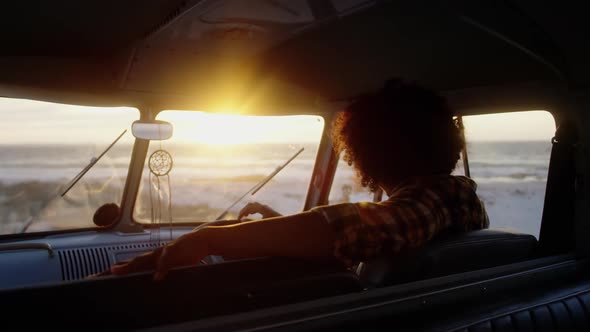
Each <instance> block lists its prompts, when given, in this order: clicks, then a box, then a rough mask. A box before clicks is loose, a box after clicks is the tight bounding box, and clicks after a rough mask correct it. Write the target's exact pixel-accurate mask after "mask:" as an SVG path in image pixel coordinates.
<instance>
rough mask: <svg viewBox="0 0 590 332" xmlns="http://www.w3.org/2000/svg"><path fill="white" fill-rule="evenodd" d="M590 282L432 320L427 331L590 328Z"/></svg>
mask: <svg viewBox="0 0 590 332" xmlns="http://www.w3.org/2000/svg"><path fill="white" fill-rule="evenodd" d="M589 310H590V283H589V282H588V280H585V281H583V282H580V283H579V284H577V285H573V286H566V287H554V289H552V290H549V291H548V290H544V291H537V292H535V294H532V295H527V296H526V297H516V298H514V299H513V300H512V301H511V302H507V303H498V304H494V305H488V306H486V307H484V308H477V307H476V308H474V309H473V310H469V311H472V312H467V313H465V312H461V313H460V314H459V315H457V316H453V315H451V316H447V317H445V318H444V319H443V321H434V322H430V324H431V326H429V327H426V328H425V329H423V330H424V331H445V332H476V331H519V332H524V331H589V330H590V316H588V312H589Z"/></svg>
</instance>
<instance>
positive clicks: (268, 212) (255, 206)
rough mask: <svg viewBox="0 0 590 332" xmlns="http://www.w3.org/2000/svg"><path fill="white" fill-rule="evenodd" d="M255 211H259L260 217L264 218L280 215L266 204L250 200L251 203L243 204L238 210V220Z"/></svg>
mask: <svg viewBox="0 0 590 332" xmlns="http://www.w3.org/2000/svg"><path fill="white" fill-rule="evenodd" d="M256 213H260V214H261V215H262V218H265V219H266V218H273V217H280V216H281V214H280V213H278V212H277V211H275V210H273V209H271V208H270V207H269V206H267V205H264V204H260V203H258V202H252V203H248V204H246V206H244V207H243V208H242V209H241V210H240V213H239V214H238V220H241V219H242V218H244V217H246V216H248V215H251V214H256Z"/></svg>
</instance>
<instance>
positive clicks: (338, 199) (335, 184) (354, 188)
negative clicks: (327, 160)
mask: <svg viewBox="0 0 590 332" xmlns="http://www.w3.org/2000/svg"><path fill="white" fill-rule="evenodd" d="M342 154H343V153H342ZM328 200H329V202H328V203H329V204H338V203H356V202H372V201H373V193H372V192H370V191H369V189H368V188H364V187H363V186H362V185H361V180H360V178H359V177H358V176H357V174H356V171H355V170H354V168H353V167H352V166H349V165H348V164H347V163H346V162H345V161H344V160H342V156H340V160H338V166H337V167H336V173H335V174H334V180H333V181H332V188H331V189H330V196H329V198H328Z"/></svg>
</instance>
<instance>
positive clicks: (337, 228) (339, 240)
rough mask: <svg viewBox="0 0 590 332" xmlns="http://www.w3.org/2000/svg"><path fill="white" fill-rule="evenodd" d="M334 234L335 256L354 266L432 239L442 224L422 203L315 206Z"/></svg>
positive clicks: (365, 203) (431, 210)
mask: <svg viewBox="0 0 590 332" xmlns="http://www.w3.org/2000/svg"><path fill="white" fill-rule="evenodd" d="M312 211H314V212H316V213H320V214H321V215H323V217H324V218H325V220H326V222H328V223H329V224H330V225H331V226H332V229H333V230H334V233H335V235H336V236H335V242H334V255H335V256H336V257H337V258H339V259H341V260H342V261H344V262H345V263H347V264H349V265H352V264H355V263H358V262H361V261H366V260H368V259H371V258H374V257H376V256H379V255H381V254H395V253H399V252H400V251H402V250H406V249H412V248H415V247H419V246H421V245H423V244H424V243H425V242H427V241H428V240H430V239H431V238H432V237H433V236H434V234H435V233H436V232H437V231H438V229H439V228H440V227H441V225H439V224H438V223H439V222H438V221H439V220H441V218H439V217H438V216H435V215H434V214H435V211H433V209H432V208H429V206H427V204H424V203H423V202H413V203H408V202H404V201H401V202H390V201H386V202H381V203H367V202H362V203H345V204H337V205H332V206H322V207H317V208H314V209H313V210H312Z"/></svg>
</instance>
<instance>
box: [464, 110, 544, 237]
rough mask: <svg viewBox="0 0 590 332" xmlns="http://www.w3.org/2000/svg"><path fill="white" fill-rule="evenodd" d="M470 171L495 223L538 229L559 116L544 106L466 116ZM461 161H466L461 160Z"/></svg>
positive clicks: (535, 231) (531, 230)
mask: <svg viewBox="0 0 590 332" xmlns="http://www.w3.org/2000/svg"><path fill="white" fill-rule="evenodd" d="M463 122H464V125H465V135H466V140H467V152H468V157H469V168H470V171H471V177H472V178H473V179H474V180H475V181H476V182H477V184H478V190H477V192H478V194H479V196H480V198H481V199H482V200H483V201H484V203H485V206H486V209H487V212H488V216H489V218H490V227H491V228H500V227H508V228H513V229H516V230H519V231H522V232H525V233H529V234H533V235H535V236H538V235H539V231H540V225H541V217H542V213H543V202H544V199H545V185H546V182H547V172H548V168H549V157H550V155H551V138H552V137H553V135H554V134H555V121H554V120H553V117H552V116H551V114H550V113H548V112H545V111H531V112H516V113H502V114H490V115H479V116H465V117H463ZM460 163H461V162H460Z"/></svg>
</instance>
